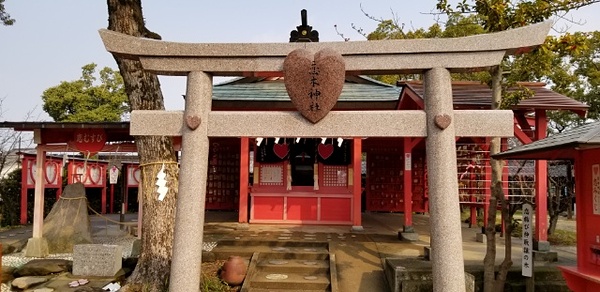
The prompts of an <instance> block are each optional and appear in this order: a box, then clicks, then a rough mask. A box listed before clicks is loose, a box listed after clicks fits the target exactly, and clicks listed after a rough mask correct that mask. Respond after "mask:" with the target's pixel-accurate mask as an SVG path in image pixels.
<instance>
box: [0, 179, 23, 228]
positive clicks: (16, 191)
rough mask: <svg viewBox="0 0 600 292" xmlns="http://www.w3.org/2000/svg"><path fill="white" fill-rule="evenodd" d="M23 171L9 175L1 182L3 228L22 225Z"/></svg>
mask: <svg viewBox="0 0 600 292" xmlns="http://www.w3.org/2000/svg"><path fill="white" fill-rule="evenodd" d="M20 197H21V169H17V170H15V171H13V172H11V173H9V174H8V175H7V176H6V177H4V178H2V179H1V180H0V198H2V201H1V202H2V204H1V205H0V206H1V208H2V221H1V224H2V226H14V225H19V224H20V217H19V216H20V213H19V212H20V210H21V199H20Z"/></svg>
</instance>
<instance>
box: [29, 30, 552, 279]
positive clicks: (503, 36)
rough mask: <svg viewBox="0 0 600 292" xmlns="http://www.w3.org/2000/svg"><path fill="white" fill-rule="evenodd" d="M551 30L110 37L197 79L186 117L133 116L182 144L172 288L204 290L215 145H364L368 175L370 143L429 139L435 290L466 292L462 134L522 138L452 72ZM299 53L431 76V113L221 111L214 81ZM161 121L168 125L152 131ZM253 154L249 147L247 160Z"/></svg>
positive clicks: (135, 123)
mask: <svg viewBox="0 0 600 292" xmlns="http://www.w3.org/2000/svg"><path fill="white" fill-rule="evenodd" d="M550 25H551V23H543V24H538V25H532V26H528V27H524V28H519V29H515V30H511V31H504V32H499V33H494V34H488V35H478V36H472V37H468V38H457V39H430V40H385V41H378V42H348V43H346V42H344V43H342V42H339V43H303V44H293V43H292V44H289V43H286V44H181V43H172V42H171V43H166V42H163V41H156V40H148V39H144V38H136V37H132V36H127V35H123V34H119V33H115V32H112V31H108V30H101V31H100V34H101V36H102V38H103V41H104V44H105V46H106V48H107V50H108V51H110V52H111V53H113V54H115V55H119V56H122V57H127V58H133V59H136V60H139V61H140V62H141V64H142V66H143V67H144V69H145V70H148V71H150V72H154V73H157V74H169V75H183V76H187V92H186V101H185V110H184V112H165V111H133V112H132V114H131V134H132V135H163V136H181V137H182V157H181V170H180V177H179V194H178V198H177V217H176V224H175V238H174V250H173V260H172V266H171V278H170V282H169V283H170V284H169V289H170V290H173V291H197V289H198V287H199V284H200V265H199V263H201V255H202V254H201V250H200V249H198V248H197V247H198V246H201V245H202V241H203V238H202V231H203V223H204V216H203V214H204V207H205V206H204V205H205V200H204V198H205V195H206V193H205V192H206V191H205V190H206V181H207V175H208V171H207V165H208V161H209V153H208V152H209V151H208V149H209V139H208V138H209V137H241V140H242V145H244V144H246V143H248V140H249V137H289V138H294V137H300V138H318V137H325V138H330V139H331V138H337V137H342V138H343V137H348V138H350V139H352V143H353V145H354V147H353V148H352V151H353V152H354V154H353V156H352V165H353V169H354V170H358V169H360V167H361V163H360V158H361V153H362V152H361V147H362V138H363V137H426V139H425V144H426V157H427V158H426V159H427V164H428V165H430V166H431V165H436V166H437V167H435V168H429V169H428V188H429V199H430V201H429V206H430V208H431V210H432V212H431V217H430V218H431V220H430V222H431V234H432V238H431V246H432V249H433V250H434V251H435V252H434V253H433V254H432V262H433V265H432V266H433V284H434V289H435V290H437V291H442V290H445V291H464V290H465V276H464V266H463V265H464V263H463V256H462V245H461V242H462V239H461V232H460V220H459V218H460V214H459V210H458V208H457V206H458V203H459V200H458V195H457V193H458V182H457V180H458V178H457V177H456V168H457V167H456V145H455V139H456V137H457V136H464V137H488V136H491V137H502V136H503V137H508V136H512V135H513V114H512V112H510V111H508V112H507V111H489V110H487V111H477V110H475V111H467V110H463V111H461V110H457V111H455V110H454V109H453V106H452V84H451V77H450V73H451V72H464V71H473V70H482V69H485V68H489V67H491V66H496V65H498V64H500V62H501V60H502V58H503V57H504V56H505V55H507V54H512V53H516V52H526V51H528V50H530V49H531V48H533V47H535V46H537V45H539V44H541V43H543V42H544V40H545V36H546V34H547V33H548V30H549V28H550ZM299 48H302V49H303V50H306V51H308V54H314V53H316V52H320V51H322V50H323V49H325V48H326V49H327V50H328V51H329V52H331V51H334V52H339V53H340V54H341V56H342V58H343V61H344V62H345V69H344V71H345V75H358V74H398V73H423V74H424V84H425V85H426V86H424V87H425V96H426V99H425V105H426V106H425V110H424V111H422V110H414V111H373V112H368V111H332V112H330V113H329V114H327V115H326V116H325V117H317V118H316V119H310V118H309V117H307V116H306V115H305V116H304V117H307V119H310V120H311V122H312V123H311V122H309V121H307V120H305V119H304V118H303V117H301V116H300V115H299V113H297V112H277V111H270V112H247V111H223V112H220V111H219V112H217V111H211V109H212V106H211V104H212V76H213V75H223V76H260V75H269V76H274V75H277V74H282V71H283V69H284V68H283V64H284V61H285V60H286V58H287V56H288V54H290V53H291V52H293V51H294V50H296V49H299ZM314 64H315V62H313V65H314ZM280 76H281V75H280ZM326 86H327V85H326ZM288 92H289V90H288ZM313 96H314V93H313ZM312 118H315V117H314V116H312ZM319 118H322V119H321V120H319ZM157 119H160V121H161V125H162V127H149V126H148V125H153V124H155V123H156V121H157ZM316 120H317V121H318V122H316ZM472 124H475V125H477V127H472V126H471V125H472ZM290 136H291V137H290ZM245 147H246V146H242V147H241V149H242V151H243V152H245V151H244V148H245ZM243 152H242V153H243ZM244 166H245V162H244V163H241V165H240V167H241V168H243V167H244ZM348 176H349V177H352V186H353V187H352V196H353V197H354V198H356V199H358V198H359V196H360V192H361V187H360V183H359V182H360V180H361V175H360V171H353V172H352V173H350V172H349V173H348ZM254 179H256V178H254ZM240 181H241V184H240V190H243V191H247V189H246V188H247V184H246V185H245V186H244V178H241V179H240ZM286 187H287V186H286ZM451 190H454V191H451ZM240 193H243V192H240ZM242 200H245V198H244V197H243V196H242V197H241V198H240V205H244V206H245V205H246V204H247V202H243V201H242ZM352 204H353V205H354V208H353V209H352V214H351V215H352V221H353V225H354V226H360V200H353V201H352ZM242 212H243V210H242V209H241V208H240V213H242ZM199 215H200V217H201V218H200V219H198V216H199ZM240 216H241V215H240ZM192 222H193V223H192ZM30 241H35V239H32V240H30Z"/></svg>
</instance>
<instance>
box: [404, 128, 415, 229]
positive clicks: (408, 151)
mask: <svg viewBox="0 0 600 292" xmlns="http://www.w3.org/2000/svg"><path fill="white" fill-rule="evenodd" d="M402 140H403V143H404V147H403V149H404V175H403V176H402V177H403V182H402V183H403V184H404V185H403V186H402V190H403V192H404V194H403V195H404V231H406V229H407V228H412V225H413V224H412V223H413V218H412V195H413V193H412V143H411V142H412V141H411V138H404V139H402Z"/></svg>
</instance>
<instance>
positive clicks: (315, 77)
mask: <svg viewBox="0 0 600 292" xmlns="http://www.w3.org/2000/svg"><path fill="white" fill-rule="evenodd" d="M283 75H284V82H285V88H286V90H287V92H288V95H289V96H290V99H291V100H292V103H293V104H294V106H295V107H296V108H297V109H298V111H299V112H300V113H301V114H302V116H304V117H305V118H306V119H307V120H309V121H311V122H312V123H316V122H318V121H320V120H321V119H322V118H324V117H325V116H326V115H327V114H328V113H329V111H330V110H331V109H332V108H333V106H334V105H335V103H336V102H337V100H338V97H339V96H340V94H341V93H342V88H343V87H344V81H345V76H346V65H345V63H344V58H343V57H342V55H340V54H339V53H338V52H336V51H334V50H332V49H327V48H326V49H323V50H320V51H318V52H317V53H316V54H314V55H313V54H312V53H311V52H309V51H307V50H305V49H297V50H294V51H292V52H291V53H289V54H288V55H287V57H286V58H285V61H284V62H283Z"/></svg>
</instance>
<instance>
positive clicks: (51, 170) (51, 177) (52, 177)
mask: <svg viewBox="0 0 600 292" xmlns="http://www.w3.org/2000/svg"><path fill="white" fill-rule="evenodd" d="M58 171H59V167H58V163H56V162H54V161H51V162H47V163H46V171H45V173H44V176H45V178H46V183H47V184H57V183H58V180H57V178H58Z"/></svg>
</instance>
